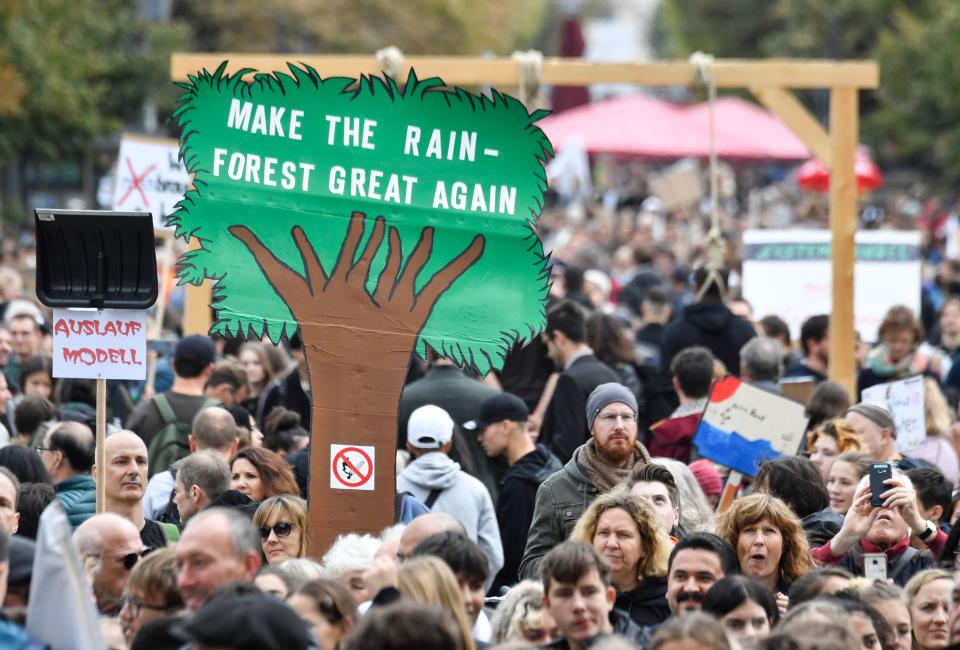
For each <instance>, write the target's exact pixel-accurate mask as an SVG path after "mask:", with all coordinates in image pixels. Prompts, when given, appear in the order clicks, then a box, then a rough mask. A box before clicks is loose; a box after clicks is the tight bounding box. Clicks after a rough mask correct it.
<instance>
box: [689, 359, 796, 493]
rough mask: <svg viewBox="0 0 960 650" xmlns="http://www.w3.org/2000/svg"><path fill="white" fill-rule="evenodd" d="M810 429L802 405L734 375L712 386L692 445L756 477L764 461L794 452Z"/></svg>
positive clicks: (701, 452)
mask: <svg viewBox="0 0 960 650" xmlns="http://www.w3.org/2000/svg"><path fill="white" fill-rule="evenodd" d="M806 429H807V415H806V411H805V409H804V406H803V404H800V403H798V402H794V401H793V400H791V399H787V398H786V397H782V396H780V395H776V394H774V393H771V392H768V391H765V390H763V389H761V388H757V387H756V386H751V385H750V384H747V383H744V382H742V381H740V380H739V379H738V378H736V377H734V376H732V375H731V376H728V377H725V378H724V379H721V380H719V381H717V382H714V384H713V386H712V387H711V389H710V399H709V401H708V402H707V408H706V410H704V412H703V418H701V420H700V426H699V427H698V428H697V435H696V437H695V438H694V439H693V444H695V445H697V449H698V451H699V454H700V455H701V456H703V457H704V458H709V459H710V460H712V461H714V462H716V463H720V464H721V465H724V466H726V467H729V468H730V469H733V470H736V471H738V472H741V473H742V474H745V475H747V476H756V474H757V471H758V470H759V469H760V464H761V463H762V462H763V461H765V460H770V459H771V458H776V457H777V456H780V455H783V454H786V455H793V454H796V453H797V451H798V449H799V447H800V443H801V442H802V441H803V434H804V432H805V431H806Z"/></svg>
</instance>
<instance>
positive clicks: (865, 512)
mask: <svg viewBox="0 0 960 650" xmlns="http://www.w3.org/2000/svg"><path fill="white" fill-rule="evenodd" d="M885 484H886V486H887V488H888V489H887V490H886V491H885V492H884V493H883V494H882V495H881V497H882V498H883V500H884V501H883V505H882V506H880V507H879V508H875V507H874V506H872V505H870V497H871V492H870V476H869V475H867V476H864V477H863V479H862V480H861V481H860V485H859V486H857V491H856V493H855V494H854V497H853V505H851V506H850V509H849V510H848V511H847V514H846V516H845V517H844V520H843V526H842V527H841V528H840V532H839V533H837V534H836V536H835V537H834V538H833V539H831V540H830V541H829V542H827V543H826V544H824V545H823V546H821V547H819V548H815V549H813V558H814V559H815V560H816V561H817V562H818V563H819V564H836V565H838V566H841V567H843V568H845V569H847V570H848V571H850V572H851V573H853V574H854V575H859V576H862V575H864V554H866V553H883V554H884V555H886V560H887V578H888V579H890V580H893V582H894V583H896V584H898V585H900V586H901V587H902V586H904V585H905V584H906V583H907V581H909V580H910V578H912V577H913V576H914V575H915V574H917V573H919V572H920V571H922V570H924V569H929V568H931V567H933V566H935V565H936V560H935V559H934V558H935V557H936V556H938V555H939V553H940V552H941V551H942V550H943V548H942V544H941V543H939V541H940V536H938V535H937V528H936V526H934V525H933V524H931V523H930V522H927V521H926V520H924V519H923V517H921V516H920V510H919V506H918V505H917V493H916V491H915V490H914V489H913V484H912V483H911V482H910V479H909V478H908V477H907V476H906V475H905V474H903V473H902V472H900V471H899V470H896V469H894V470H893V477H892V478H889V479H887V480H886V481H885ZM911 534H916V535H917V537H918V538H919V539H920V540H921V541H923V542H924V543H926V544H928V548H926V549H916V548H913V547H911V546H910V537H911Z"/></svg>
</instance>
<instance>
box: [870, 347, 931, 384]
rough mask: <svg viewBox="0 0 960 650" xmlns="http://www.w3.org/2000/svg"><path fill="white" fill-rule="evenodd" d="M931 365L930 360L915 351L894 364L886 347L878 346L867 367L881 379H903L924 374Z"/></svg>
mask: <svg viewBox="0 0 960 650" xmlns="http://www.w3.org/2000/svg"><path fill="white" fill-rule="evenodd" d="M929 365H930V360H929V359H928V358H927V357H926V355H924V354H922V353H920V351H919V350H913V351H912V352H910V353H909V354H908V355H906V356H905V357H903V358H902V359H900V360H899V361H897V362H896V363H894V362H893V361H891V360H890V353H889V351H888V350H887V346H886V345H883V344H881V345H878V346H877V347H875V348H874V349H872V350H871V351H870V353H869V354H868V355H867V367H868V368H870V370H872V371H873V372H874V373H876V374H877V375H878V376H880V377H884V378H888V377H889V378H893V379H903V378H905V377H910V376H913V375H919V374H922V373H923V372H924V371H926V369H927V366H929Z"/></svg>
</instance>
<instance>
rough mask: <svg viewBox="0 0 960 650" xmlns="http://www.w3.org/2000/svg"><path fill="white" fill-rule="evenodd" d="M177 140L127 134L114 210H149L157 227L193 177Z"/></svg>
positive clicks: (118, 161)
mask: <svg viewBox="0 0 960 650" xmlns="http://www.w3.org/2000/svg"><path fill="white" fill-rule="evenodd" d="M179 156H180V143H179V142H177V141H176V140H169V139H161V138H145V137H143V136H131V135H124V136H123V139H122V140H121V141H120V155H119V157H118V158H117V177H116V186H115V187H114V192H113V209H114V210H122V211H124V212H141V211H142V212H149V213H151V214H152V215H153V225H154V227H155V228H162V227H164V226H163V218H164V217H166V216H167V215H169V214H171V213H172V212H173V211H174V209H175V208H176V205H177V203H178V202H179V201H180V200H181V199H182V198H183V195H184V194H185V193H186V191H187V189H188V188H189V187H190V186H191V184H192V180H191V178H190V174H189V173H188V172H187V168H186V167H185V166H184V165H183V162H182V161H181V160H180V158H179Z"/></svg>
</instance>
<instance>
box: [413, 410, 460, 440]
mask: <svg viewBox="0 0 960 650" xmlns="http://www.w3.org/2000/svg"><path fill="white" fill-rule="evenodd" d="M452 438H453V418H451V417H450V414H449V413H447V412H446V411H444V410H443V409H442V408H440V407H439V406H434V405H433V404H427V405H426V406H421V407H420V408H418V409H417V410H415V411H414V412H413V413H411V414H410V420H409V421H408V423H407V442H409V443H410V444H411V445H413V446H414V447H416V448H417V449H440V447H443V446H444V445H445V444H447V443H448V442H450V440H451V439H452Z"/></svg>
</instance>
